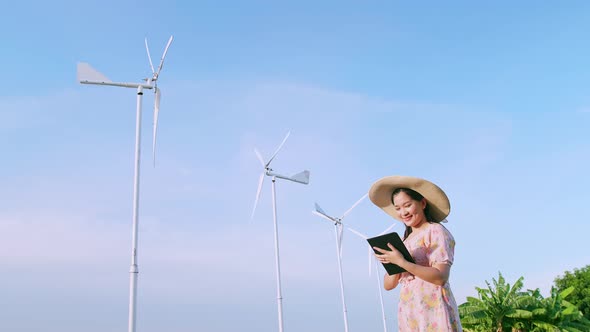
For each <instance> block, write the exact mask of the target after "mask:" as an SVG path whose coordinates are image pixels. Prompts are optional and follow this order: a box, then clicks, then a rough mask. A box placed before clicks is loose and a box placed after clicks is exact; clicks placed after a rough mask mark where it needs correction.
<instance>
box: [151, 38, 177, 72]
mask: <svg viewBox="0 0 590 332" xmlns="http://www.w3.org/2000/svg"><path fill="white" fill-rule="evenodd" d="M173 39H174V36H170V39H168V44H166V48H165V49H164V54H162V59H160V65H159V66H158V71H157V72H156V75H155V76H156V78H157V77H158V76H159V75H160V71H161V70H162V67H163V66H164V59H165V58H166V53H168V48H169V47H170V44H172V40H173Z"/></svg>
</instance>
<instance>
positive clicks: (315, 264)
mask: <svg viewBox="0 0 590 332" xmlns="http://www.w3.org/2000/svg"><path fill="white" fill-rule="evenodd" d="M588 7H590V4H588V3H586V2H584V1H570V2H568V3H567V5H566V4H562V3H560V4H557V3H555V4H551V3H544V4H541V3H538V2H533V1H521V2H519V3H518V4H514V3H513V2H508V1H496V2H494V3H489V4H481V3H477V4H476V3H473V2H467V1H451V2H445V3H434V2H431V3H420V4H417V3H409V2H400V1H395V2H391V1H371V2H366V3H362V4H361V3H360V2H352V1H338V2H332V1H323V2H322V3H320V4H318V3H317V2H312V1H299V2H297V3H291V4H278V3H276V2H271V1H248V2H223V3H222V2H213V1H210V2H204V1H196V2H176V3H167V4H166V5H164V4H162V3H161V2H156V1H146V2H126V3H119V2H114V1H103V2H96V3H94V4H82V3H79V2H75V1H57V2H55V1H54V2H51V3H47V2H40V1H21V2H18V3H11V4H6V5H5V8H4V10H3V11H4V12H5V13H7V14H8V15H5V17H4V19H3V20H2V21H1V22H0V35H1V37H2V38H1V40H2V43H3V51H2V55H1V57H0V59H2V63H3V75H4V77H5V79H4V80H2V81H1V82H0V114H2V118H3V121H2V123H0V133H1V134H2V137H3V140H2V141H1V142H0V148H1V151H2V152H3V156H4V158H3V163H2V164H3V165H2V173H1V175H0V180H1V183H2V190H0V266H1V267H0V272H1V273H0V294H2V296H1V298H2V300H0V329H1V330H6V331H23V332H24V331H39V330H48V331H49V330H51V331H79V330H80V329H81V328H83V329H84V330H87V331H121V330H124V329H126V327H127V299H128V287H129V286H128V282H129V281H128V273H127V271H128V269H129V259H130V257H129V256H130V255H129V253H130V245H131V211H132V210H131V207H132V205H131V204H132V189H133V187H132V183H133V182H132V181H133V144H134V136H135V134H134V128H135V93H134V91H133V90H130V89H121V88H113V87H97V86H82V85H80V84H78V83H77V82H76V63H77V62H78V61H84V62H88V63H90V64H91V65H92V66H94V67H95V68H96V69H98V70H99V71H101V72H102V73H103V74H105V75H106V76H107V77H109V78H110V79H112V80H116V81H139V80H140V79H141V78H144V77H147V76H148V75H149V74H150V70H149V65H148V61H147V56H146V54H145V49H144V45H143V39H144V37H147V38H148V40H149V42H150V49H151V52H152V58H153V59H154V61H155V62H157V60H156V59H158V58H159V57H160V54H161V52H162V49H163V47H164V45H165V43H166V41H167V39H168V37H169V36H170V35H174V37H175V40H174V42H173V44H172V46H171V48H170V50H169V53H168V57H167V59H166V63H165V66H164V69H163V71H162V74H161V77H160V81H159V87H160V88H161V89H162V94H163V96H162V104H161V112H160V121H159V125H160V126H159V138H158V139H159V141H158V160H157V167H156V168H153V167H152V166H151V160H150V158H151V123H152V105H153V94H152V93H150V92H149V91H148V92H147V93H146V94H145V96H144V99H143V100H144V108H143V111H144V113H143V122H142V125H143V127H142V129H143V134H142V139H143V145H142V172H141V203H140V236H139V268H140V275H139V298H138V306H139V308H138V331H146V332H147V331H162V330H166V331H174V332H176V331H178V332H182V331H195V330H199V331H210V332H224V331H235V330H236V329H237V330H240V331H276V330H277V314H276V299H275V275H274V268H275V267H274V251H273V228H272V227H273V226H272V214H271V200H270V190H271V189H270V182H269V181H267V182H266V184H265V187H264V188H263V193H262V197H261V201H260V204H259V206H258V210H257V214H256V217H255V219H254V220H253V221H249V216H250V212H251V209H252V204H253V202H254V196H255V192H256V186H257V181H258V176H259V174H260V171H261V170H260V169H259V163H258V161H257V159H256V156H255V154H254V151H253V150H254V148H255V147H257V148H258V149H259V150H260V151H261V152H262V154H263V155H264V156H269V155H270V154H272V152H273V151H274V149H275V148H276V146H277V145H278V144H279V143H280V141H281V140H282V139H283V137H284V135H285V134H286V133H287V132H288V131H289V130H290V131H291V137H290V138H289V140H288V141H287V142H286V144H285V146H284V149H283V150H282V151H281V153H280V154H279V156H278V157H277V158H276V159H275V161H274V162H273V166H274V168H275V169H276V170H277V171H280V172H283V173H296V172H298V171H301V170H303V169H309V170H310V171H311V181H310V184H309V185H308V186H303V185H299V184H295V183H285V182H279V183H278V185H277V202H278V208H279V224H280V241H281V262H282V265H281V269H282V281H283V296H284V300H283V305H284V315H285V330H286V331H311V332H313V331H340V330H343V323H342V317H341V307H340V297H339V286H338V274H337V266H336V257H335V250H334V234H333V232H334V230H333V226H331V225H330V224H328V223H325V222H324V221H322V220H321V219H319V218H318V217H316V216H314V215H312V214H311V210H312V209H313V203H314V202H318V203H319V204H320V205H321V206H322V207H323V208H324V210H326V212H328V213H330V214H334V215H339V214H341V213H343V212H344V211H346V210H347V209H348V208H349V207H350V206H351V205H352V204H353V203H354V202H355V201H356V200H357V199H358V198H360V197H361V196H362V195H363V194H364V193H366V192H367V190H368V189H369V187H370V185H371V184H372V183H373V182H374V181H375V180H377V179H379V178H381V177H383V176H387V175H393V174H405V175H413V176H419V177H424V178H427V179H431V180H432V181H434V182H436V183H437V184H439V185H440V186H441V187H442V188H443V189H445V191H446V192H447V194H448V195H449V197H450V198H451V204H452V212H451V215H450V216H449V220H450V222H449V223H448V224H447V226H448V228H449V229H450V230H451V232H452V233H453V235H454V236H455V239H456V241H457V247H456V257H455V258H456V260H455V264H454V265H453V269H452V273H451V280H450V282H451V285H452V288H453V291H454V292H455V296H456V298H457V301H458V302H459V303H462V302H463V301H464V300H465V297H466V296H473V295H475V287H476V286H477V287H483V286H484V285H485V283H484V281H485V280H491V278H493V277H496V276H497V274H498V272H499V271H500V272H502V273H503V274H504V276H505V277H506V278H507V279H508V281H509V282H511V283H512V282H514V281H515V280H516V279H517V278H518V277H520V276H524V277H525V288H537V287H538V288H540V289H541V290H542V291H543V293H545V294H547V293H548V291H549V289H550V287H551V284H552V281H553V279H554V278H555V277H556V276H558V275H560V274H562V273H563V272H564V271H566V270H572V269H573V268H579V267H582V266H585V265H587V264H588V255H587V253H586V252H585V251H583V250H581V249H582V247H583V246H584V243H586V242H587V234H588V232H589V231H590V226H588V222H587V220H586V217H585V215H586V214H587V213H586V212H585V211H584V208H585V206H586V205H587V201H588V199H589V198H590V197H589V196H590V194H589V193H588V190H587V188H588V186H589V185H590V179H589V178H588V177H587V176H586V175H587V170H588V168H589V166H590V154H589V152H590V138H588V134H587V133H588V131H587V129H586V128H588V126H589V125H590V95H589V94H588V90H589V89H588V88H587V85H588V81H589V78H590V70H589V69H588V68H589V67H588V65H587V63H588V59H589V58H590V48H589V46H588V43H587V40H588V31H590V23H588V20H587V12H588V10H589V9H590V8H588ZM344 222H345V224H347V225H348V226H350V227H353V228H355V229H357V230H360V231H362V232H364V233H366V234H369V235H375V234H378V233H379V232H381V231H382V230H384V229H385V228H387V227H388V226H389V225H390V224H391V223H392V222H394V221H393V220H392V219H391V218H389V217H388V216H387V215H386V214H384V213H383V212H382V211H381V210H379V209H378V208H376V207H374V206H373V205H372V204H371V203H370V201H368V200H366V201H364V202H363V203H361V204H360V205H359V206H358V207H357V208H356V209H355V210H354V211H353V212H352V213H351V214H350V215H349V216H348V217H347V218H346V219H345V221H344ZM395 229H396V230H397V231H402V227H401V225H398V226H396V228H395ZM366 258H367V257H366V245H365V243H364V242H363V241H362V240H360V239H358V238H356V237H355V236H354V235H352V234H351V233H346V234H345V238H344V249H343V268H344V280H345V290H346V296H347V306H348V313H349V314H348V316H349V324H350V329H351V331H356V330H362V331H378V330H380V329H382V326H381V320H380V315H381V313H380V307H379V302H378V297H377V296H378V295H377V290H376V289H375V284H374V279H373V277H374V276H369V275H368V273H367V260H366ZM385 295H386V298H385V301H386V308H387V315H388V324H389V329H393V328H394V326H395V313H396V312H397V299H398V293H397V291H392V292H389V293H386V294H385Z"/></svg>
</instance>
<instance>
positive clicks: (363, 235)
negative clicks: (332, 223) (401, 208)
mask: <svg viewBox="0 0 590 332" xmlns="http://www.w3.org/2000/svg"><path fill="white" fill-rule="evenodd" d="M393 226H395V224H392V225H391V226H389V227H388V228H387V229H386V230H384V231H383V232H381V234H379V235H383V234H386V233H387V232H389V231H390V230H391V229H392V228H393ZM347 228H348V230H349V231H351V232H353V233H354V234H356V235H358V236H359V237H361V238H363V239H365V240H366V239H368V238H369V237H368V236H366V235H365V234H363V233H361V232H359V231H356V230H354V229H352V228H350V227H347ZM367 245H368V244H367ZM368 250H369V275H370V274H371V268H372V266H373V260H375V261H376V260H377V258H376V257H375V255H374V252H373V249H372V248H371V246H370V245H369V246H368ZM374 266H375V278H376V280H377V289H378V290H379V300H380V301H381V318H382V320H383V331H384V332H387V320H386V317H385V306H384V305H383V290H382V289H381V288H382V287H381V278H380V276H379V264H375V265H374Z"/></svg>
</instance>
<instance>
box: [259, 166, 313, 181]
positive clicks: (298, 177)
mask: <svg viewBox="0 0 590 332" xmlns="http://www.w3.org/2000/svg"><path fill="white" fill-rule="evenodd" d="M265 174H266V175H268V176H274V177H277V178H279V179H283V180H289V181H293V182H297V183H301V184H309V171H308V170H305V171H303V172H300V173H297V174H294V175H291V176H286V175H282V174H279V173H275V172H274V171H273V170H272V169H270V168H269V169H267V170H266V172H265Z"/></svg>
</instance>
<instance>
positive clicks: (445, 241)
mask: <svg viewBox="0 0 590 332" xmlns="http://www.w3.org/2000/svg"><path fill="white" fill-rule="evenodd" d="M433 226H434V225H433ZM436 226H437V227H432V231H431V233H430V245H429V247H428V253H429V255H428V262H429V263H430V266H433V265H434V264H448V265H452V264H453V259H454V256H455V239H453V236H452V235H451V233H450V232H449V231H448V230H447V229H446V228H445V227H444V226H442V225H436Z"/></svg>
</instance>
